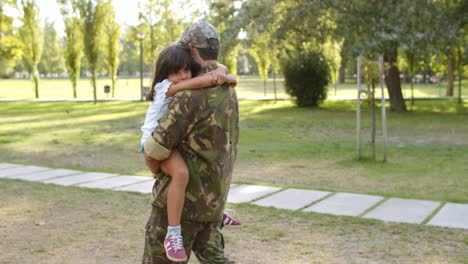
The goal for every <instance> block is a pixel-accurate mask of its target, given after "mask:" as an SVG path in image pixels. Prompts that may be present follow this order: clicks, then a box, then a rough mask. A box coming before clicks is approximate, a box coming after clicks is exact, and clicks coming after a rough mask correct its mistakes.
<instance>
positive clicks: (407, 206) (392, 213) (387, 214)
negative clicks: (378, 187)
mask: <svg viewBox="0 0 468 264" xmlns="http://www.w3.org/2000/svg"><path fill="white" fill-rule="evenodd" d="M439 204H440V202H433V201H424V200H413V199H400V198H390V199H388V200H387V201H385V202H384V203H383V204H381V205H380V206H378V207H376V208H374V209H373V210H372V211H370V212H368V213H367V214H365V215H364V216H363V217H364V218H373V219H379V220H383V221H390V222H399V223H412V224H420V223H422V221H424V219H426V218H427V217H428V216H429V215H430V214H431V213H432V212H433V211H434V210H435V209H437V207H438V206H439Z"/></svg>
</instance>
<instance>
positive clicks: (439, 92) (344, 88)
mask: <svg viewBox="0 0 468 264" xmlns="http://www.w3.org/2000/svg"><path fill="white" fill-rule="evenodd" d="M238 81H239V85H238V87H237V89H238V95H239V97H240V98H255V97H263V96H264V95H265V94H266V96H268V97H273V96H274V83H275V82H274V80H273V79H272V78H270V79H268V81H267V82H266V88H265V87H264V82H263V81H262V80H261V79H260V78H259V77H245V76H239V77H238ZM110 83H111V82H110V80H109V79H108V78H99V79H98V82H97V97H98V98H101V99H105V98H110V97H111V95H110V94H109V95H107V94H105V93H104V85H110ZM150 83H151V80H150V79H149V78H145V79H144V81H143V85H144V86H150ZM276 85H277V96H278V98H289V95H287V94H286V93H285V91H284V79H283V78H277V80H276ZM402 88H403V89H402V92H403V96H404V97H405V98H410V97H411V89H410V86H409V84H403V87H402ZM454 93H455V96H458V82H455V91H454ZM380 94H381V91H380V88H379V89H377V90H376V97H380ZM385 94H386V96H388V93H387V91H385ZM77 95H78V98H92V97H93V89H92V86H91V82H90V80H89V79H81V80H79V82H78V88H77ZM139 95H140V79H139V78H124V79H119V80H118V82H117V88H116V91H115V97H117V98H130V99H132V98H133V99H138V98H139ZM444 95H445V83H442V84H441V85H432V84H416V85H415V86H414V96H415V97H416V98H418V97H424V98H426V97H440V96H444ZM462 95H464V96H467V95H468V81H464V82H463V84H462ZM34 96H35V95H34V89H33V84H32V81H31V80H16V79H0V98H25V99H32V98H34ZM328 96H330V97H333V96H342V97H351V98H353V97H356V84H349V83H347V84H339V85H337V86H336V88H335V85H333V84H331V85H329V87H328ZM39 97H40V98H72V97H73V91H72V86H71V82H70V81H69V80H68V79H60V80H58V79H44V80H41V81H40V88H39Z"/></svg>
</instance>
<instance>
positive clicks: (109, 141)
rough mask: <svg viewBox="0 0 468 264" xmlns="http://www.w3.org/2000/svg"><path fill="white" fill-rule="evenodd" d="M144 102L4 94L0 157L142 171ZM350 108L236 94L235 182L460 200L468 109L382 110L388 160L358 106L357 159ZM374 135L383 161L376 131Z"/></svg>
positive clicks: (421, 106)
mask: <svg viewBox="0 0 468 264" xmlns="http://www.w3.org/2000/svg"><path fill="white" fill-rule="evenodd" d="M147 107H148V103H144V102H99V103H98V104H96V105H95V104H93V103H91V102H89V103H88V102H27V101H26V102H2V103H0V122H1V123H2V124H3V125H2V126H0V142H1V144H0V161H2V162H17V163H22V164H37V165H46V166H51V167H66V168H72V169H80V170H89V171H103V172H116V173H122V174H130V175H135V174H136V175H147V174H148V171H147V169H146V168H145V166H144V164H143V161H142V158H141V153H140V150H139V149H140V148H139V138H140V131H139V127H140V126H141V124H142V123H143V120H144V115H145V111H146V109H147ZM467 107H468V105H467V104H466V103H465V108H464V109H466V108H467ZM354 108H355V103H354V102H352V101H339V102H338V101H334V102H333V101H330V102H326V103H325V104H324V105H323V106H322V107H321V108H318V109H304V108H297V107H295V106H294V105H293V104H292V103H291V102H288V101H282V102H278V103H276V104H275V103H273V102H269V101H263V102H259V101H241V102H240V111H241V114H240V118H241V123H240V125H241V138H240V145H239V155H238V161H237V163H236V168H235V172H234V178H233V180H234V182H237V183H255V184H266V185H275V186H280V187H298V188H308V189H320V190H332V191H346V192H354V193H368V194H377V195H382V196H386V197H388V196H393V197H407V198H418V199H429V200H440V201H447V202H464V203H467V202H468V192H467V191H466V190H468V178H467V177H466V175H467V171H468V163H467V162H466V161H467V160H468V122H467V118H468V115H467V114H466V110H463V109H462V110H460V109H459V108H457V104H456V101H452V100H444V101H441V100H438V101H421V102H417V103H416V105H415V106H414V110H413V111H412V112H408V113H393V112H389V113H388V135H389V150H388V152H389V153H388V162H387V163H383V162H381V161H376V162H374V161H371V160H370V159H369V151H368V149H369V145H368V144H367V143H366V142H367V139H368V138H369V133H370V132H369V127H370V113H369V110H368V109H367V107H366V106H364V113H363V136H362V141H363V142H364V143H363V150H364V158H363V159H362V160H357V153H356V142H355V137H356V136H355V119H356V117H355V112H354ZM378 127H380V124H379V125H378ZM377 135H378V138H377V140H378V142H377V147H378V150H377V155H378V159H379V160H381V158H382V137H381V136H380V135H381V131H380V130H379V131H377Z"/></svg>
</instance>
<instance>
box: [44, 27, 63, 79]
mask: <svg viewBox="0 0 468 264" xmlns="http://www.w3.org/2000/svg"><path fill="white" fill-rule="evenodd" d="M44 43H47V48H46V49H44V52H43V53H42V58H41V62H40V63H39V70H40V72H41V73H44V74H54V73H56V74H60V73H63V72H64V70H65V69H64V62H63V51H62V49H61V48H60V46H59V43H58V37H57V31H56V30H55V26H54V22H53V21H52V22H49V21H48V20H46V21H45V25H44Z"/></svg>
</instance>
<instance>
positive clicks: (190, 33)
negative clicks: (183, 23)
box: [179, 21, 219, 50]
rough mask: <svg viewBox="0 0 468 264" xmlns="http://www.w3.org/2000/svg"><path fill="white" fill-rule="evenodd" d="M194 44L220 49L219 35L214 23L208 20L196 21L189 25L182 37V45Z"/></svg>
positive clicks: (193, 45) (180, 41)
mask: <svg viewBox="0 0 468 264" xmlns="http://www.w3.org/2000/svg"><path fill="white" fill-rule="evenodd" d="M189 43H190V44H192V47H194V48H204V49H211V50H217V49H219V36H218V33H217V32H216V29H215V27H214V26H213V25H211V24H210V23H208V22H203V21H200V22H195V23H193V24H191V25H190V26H188V27H187V28H186V29H185V31H184V33H182V36H181V37H180V40H179V44H180V45H183V46H184V45H188V44H189Z"/></svg>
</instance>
